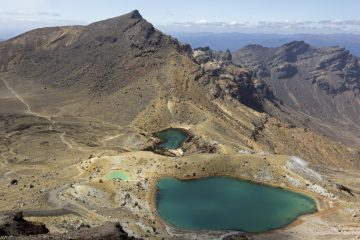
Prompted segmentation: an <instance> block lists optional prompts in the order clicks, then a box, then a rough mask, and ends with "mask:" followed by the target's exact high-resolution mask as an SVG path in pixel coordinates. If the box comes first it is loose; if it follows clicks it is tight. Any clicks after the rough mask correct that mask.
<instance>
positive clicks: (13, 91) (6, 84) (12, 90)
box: [1, 77, 51, 120]
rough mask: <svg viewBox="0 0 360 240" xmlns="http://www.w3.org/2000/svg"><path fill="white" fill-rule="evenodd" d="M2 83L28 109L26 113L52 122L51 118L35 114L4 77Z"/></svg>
mask: <svg viewBox="0 0 360 240" xmlns="http://www.w3.org/2000/svg"><path fill="white" fill-rule="evenodd" d="M1 81H2V82H3V83H4V85H5V87H6V88H7V89H8V90H9V91H10V92H11V94H12V95H13V96H14V97H16V98H17V99H18V100H19V101H20V102H21V103H22V104H24V105H25V107H26V110H25V113H27V114H30V115H34V116H37V117H41V118H46V119H47V120H50V118H51V117H50V116H47V115H42V114H38V113H36V112H33V111H32V110H31V107H30V105H29V104H28V103H27V102H26V101H25V100H24V98H23V97H21V96H20V95H19V94H18V93H16V92H15V90H14V89H13V88H12V87H10V85H9V83H8V82H7V81H5V80H4V77H1Z"/></svg>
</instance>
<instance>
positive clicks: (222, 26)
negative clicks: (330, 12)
mask: <svg viewBox="0 0 360 240" xmlns="http://www.w3.org/2000/svg"><path fill="white" fill-rule="evenodd" d="M172 25H173V26H175V27H180V28H181V27H186V28H191V27H192V28H196V29H206V30H215V31H216V30H224V31H241V30H249V29H252V30H258V31H277V30H284V31H285V32H286V31H289V32H309V31H310V32H311V31H326V32H354V33H360V20H340V19H332V20H322V21H290V20H283V21H259V22H254V23H251V22H237V21H229V22H225V21H223V22H222V21H219V22H210V21H207V20H205V19H201V20H198V21H187V22H175V23H173V24H172Z"/></svg>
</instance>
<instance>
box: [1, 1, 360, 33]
mask: <svg viewBox="0 0 360 240" xmlns="http://www.w3.org/2000/svg"><path fill="white" fill-rule="evenodd" d="M133 9H138V10H139V11H140V13H141V14H142V15H143V17H144V18H146V19H147V20H148V21H149V22H151V23H153V24H154V25H155V26H156V27H157V28H159V29H160V30H163V31H186V32H198V31H206V32H265V33H266V32H269V33H270V32H272V33H306V32H309V33H312V32H316V33H319V32H322V33H334V32H351V33H360V14H359V9H360V1H359V0H221V1H215V0H181V1H169V0H168V1H166V0H58V1H56V0H1V8H0V37H1V36H3V37H8V36H11V35H14V34H18V33H20V32H23V31H26V30H29V29H32V28H36V27H44V26H55V25H71V24H88V23H91V22H94V21H98V20H102V19H106V18H110V17H114V16H119V15H122V14H124V13H127V12H129V11H131V10H133Z"/></svg>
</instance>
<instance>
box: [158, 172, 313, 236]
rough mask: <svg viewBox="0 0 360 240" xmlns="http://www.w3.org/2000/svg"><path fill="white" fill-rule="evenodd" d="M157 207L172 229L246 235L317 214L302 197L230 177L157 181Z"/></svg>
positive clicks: (299, 194) (165, 178)
mask: <svg viewBox="0 0 360 240" xmlns="http://www.w3.org/2000/svg"><path fill="white" fill-rule="evenodd" d="M156 204H157V212H158V215H159V216H160V217H161V218H162V219H163V220H164V221H165V222H166V223H168V224H170V225H172V226H173V227H175V228H179V229H185V230H218V231H219V230H238V231H243V232H248V233H258V232H265V231H268V230H271V229H275V228H280V227H283V226H286V225H288V224H290V223H292V222H293V221H295V220H296V219H297V218H298V217H299V216H301V215H304V214H309V213H314V212H316V211H317V207H316V202H315V201H314V199H312V198H311V197H308V196H306V195H304V194H301V193H297V192H292V191H287V190H284V189H281V188H276V187H271V186H267V185H261V184H256V183H252V182H249V181H245V180H239V179H236V178H231V177H208V178H202V179H195V180H179V179H177V178H172V177H163V178H160V179H159V181H158V182H157V200H156Z"/></svg>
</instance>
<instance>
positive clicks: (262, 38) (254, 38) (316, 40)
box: [170, 32, 360, 56]
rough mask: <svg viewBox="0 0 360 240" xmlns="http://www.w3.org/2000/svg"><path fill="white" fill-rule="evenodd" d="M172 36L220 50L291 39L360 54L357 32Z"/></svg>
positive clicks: (276, 42) (272, 45)
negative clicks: (342, 48)
mask: <svg viewBox="0 0 360 240" xmlns="http://www.w3.org/2000/svg"><path fill="white" fill-rule="evenodd" d="M170 34H171V35H172V36H174V37H176V38H178V39H179V40H180V41H182V42H186V43H189V44H190V45H191V46H192V47H193V48H195V47H203V46H209V47H210V48H211V49H214V50H218V51H220V50H221V51H225V50H226V49H229V50H231V51H235V50H238V49H240V48H242V47H244V46H246V45H248V44H260V45H262V46H264V47H280V46H281V45H283V44H286V43H288V42H291V41H305V42H306V43H308V44H311V45H313V46H317V47H325V46H336V45H337V46H340V47H344V48H346V49H348V50H350V52H351V53H352V54H354V55H357V56H360V35H355V34H291V35H280V34H257V33H256V34H246V33H183V32H172V33H170Z"/></svg>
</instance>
